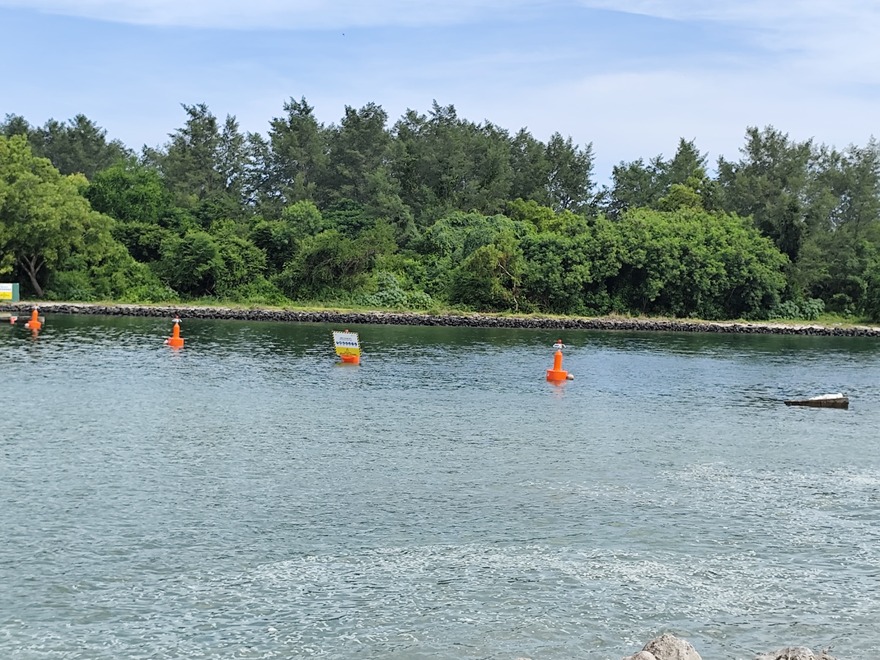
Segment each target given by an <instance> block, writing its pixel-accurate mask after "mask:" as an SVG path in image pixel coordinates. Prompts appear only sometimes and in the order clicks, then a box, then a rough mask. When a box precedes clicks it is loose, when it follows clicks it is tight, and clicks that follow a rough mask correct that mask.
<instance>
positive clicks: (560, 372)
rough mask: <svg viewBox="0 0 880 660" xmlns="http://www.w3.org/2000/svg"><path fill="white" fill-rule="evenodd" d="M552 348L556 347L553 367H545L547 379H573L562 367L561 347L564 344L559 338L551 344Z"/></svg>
mask: <svg viewBox="0 0 880 660" xmlns="http://www.w3.org/2000/svg"><path fill="white" fill-rule="evenodd" d="M553 348H555V349H556V354H555V355H554V356H553V368H552V369H547V380H549V381H551V382H554V383H556V382H560V381H563V380H574V376H572V375H571V374H570V373H568V372H567V371H565V370H564V369H563V368H562V349H563V348H565V344H563V343H562V340H561V339H557V340H556V343H555V344H553Z"/></svg>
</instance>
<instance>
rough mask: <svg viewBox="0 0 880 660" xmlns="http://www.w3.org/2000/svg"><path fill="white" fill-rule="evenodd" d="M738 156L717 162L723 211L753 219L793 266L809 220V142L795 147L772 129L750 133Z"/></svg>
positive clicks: (812, 157) (812, 156)
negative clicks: (730, 159) (740, 155)
mask: <svg viewBox="0 0 880 660" xmlns="http://www.w3.org/2000/svg"><path fill="white" fill-rule="evenodd" d="M741 152H742V158H741V159H740V160H739V161H738V162H730V161H727V160H725V159H724V158H721V159H719V161H718V181H719V184H720V186H721V190H722V197H723V206H724V209H725V210H727V211H729V212H732V213H737V214H738V215H740V216H743V217H745V216H751V217H752V218H754V221H755V225H756V226H757V227H758V229H760V230H761V232H763V233H764V234H765V235H766V236H769V237H770V238H771V239H772V240H773V242H774V243H775V244H776V246H777V247H778V248H779V249H780V250H781V251H782V252H783V253H785V254H786V255H788V257H789V259H791V261H792V262H797V260H798V255H799V253H800V249H801V245H802V244H803V241H804V237H805V234H806V232H807V228H808V224H809V218H810V217H811V215H813V214H812V213H811V206H812V205H813V202H814V197H813V195H812V194H811V193H812V191H811V188H810V181H811V177H810V172H811V169H812V168H813V167H814V166H815V160H816V154H815V150H814V148H813V145H812V142H811V141H809V140H808V141H806V142H795V141H793V140H791V139H790V138H789V137H788V135H787V134H784V133H782V132H780V131H778V130H776V129H775V128H773V127H772V126H768V127H766V128H765V129H764V130H763V131H759V130H758V129H757V128H755V127H750V128H749V129H748V130H747V131H746V144H745V146H744V147H743V148H742V149H741Z"/></svg>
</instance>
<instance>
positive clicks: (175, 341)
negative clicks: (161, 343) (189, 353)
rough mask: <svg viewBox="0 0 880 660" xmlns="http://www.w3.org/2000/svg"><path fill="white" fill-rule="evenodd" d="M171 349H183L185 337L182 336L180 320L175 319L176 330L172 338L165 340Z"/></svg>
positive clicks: (172, 332)
mask: <svg viewBox="0 0 880 660" xmlns="http://www.w3.org/2000/svg"><path fill="white" fill-rule="evenodd" d="M165 343H166V344H168V345H169V346H170V347H171V348H183V337H181V336H180V319H174V329H173V330H172V331H171V337H170V338H168V339H166V340H165Z"/></svg>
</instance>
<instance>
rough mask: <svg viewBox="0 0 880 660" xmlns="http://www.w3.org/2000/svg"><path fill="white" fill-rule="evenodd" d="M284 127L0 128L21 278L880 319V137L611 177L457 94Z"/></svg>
mask: <svg viewBox="0 0 880 660" xmlns="http://www.w3.org/2000/svg"><path fill="white" fill-rule="evenodd" d="M282 110H283V111H282V113H281V115H280V116H278V117H275V118H273V119H271V121H269V124H268V130H267V131H266V133H265V134H256V133H243V132H242V131H241V130H240V129H239V126H238V122H237V121H236V119H235V117H232V116H227V117H226V118H225V120H222V121H221V120H219V119H218V118H217V117H215V116H214V115H213V114H212V113H211V111H210V110H209V109H208V107H207V106H205V105H203V104H198V105H193V106H188V105H184V106H183V111H184V114H185V117H184V123H183V126H181V127H180V128H178V129H176V130H174V131H173V132H172V133H170V135H169V139H168V142H167V143H166V144H164V145H161V146H160V147H157V148H144V149H143V150H142V152H141V153H139V154H138V153H135V152H133V151H131V150H130V149H128V148H126V147H125V146H124V145H123V144H122V143H120V142H119V141H115V140H108V138H107V136H106V132H105V131H104V130H103V129H101V128H99V127H98V126H97V125H96V124H95V123H94V122H92V121H91V120H89V119H88V118H86V117H84V116H82V115H78V116H77V117H75V118H73V119H71V120H69V121H68V122H66V123H62V122H58V121H55V120H50V121H49V122H47V123H46V124H45V125H44V126H42V127H34V126H31V125H30V124H29V123H28V121H27V120H26V119H25V118H23V117H21V116H17V115H6V119H5V121H4V122H2V123H0V278H2V279H4V280H7V281H9V280H15V281H20V282H22V286H23V289H24V291H25V292H26V293H27V294H29V295H32V296H35V297H49V298H55V299H72V300H98V299H101V300H109V299H112V300H121V301H131V302H147V301H155V302H160V301H174V300H193V299H199V298H206V297H207V298H214V299H217V300H226V301H235V302H242V303H254V304H273V305H281V304H287V303H290V302H311V303H314V302H321V303H325V304H344V305H363V306H370V307H377V308H407V309H431V308H435V307H436V308H439V307H457V308H460V309H464V310H478V311H499V312H504V311H510V312H521V313H525V312H544V313H557V314H583V315H592V314H609V313H618V314H647V315H666V316H677V317H701V318H707V319H721V318H768V317H774V316H779V317H801V318H814V317H815V316H816V315H817V314H819V313H821V312H822V311H823V310H829V311H834V312H839V313H841V314H847V315H862V316H865V317H868V318H871V319H880V293H878V285H880V251H878V248H880V150H878V147H877V145H876V144H875V143H874V142H873V140H872V141H871V142H869V143H868V145H867V146H865V147H855V146H851V147H849V148H847V149H845V150H843V151H838V150H837V149H834V148H830V147H827V146H824V145H815V144H813V143H812V142H811V141H807V142H795V141H793V140H791V139H790V138H789V137H788V136H787V135H785V134H784V133H781V132H780V131H778V130H776V129H774V128H772V127H767V128H764V129H757V128H749V129H748V130H747V131H746V136H745V144H744V146H743V148H742V150H741V155H740V159H739V160H737V161H728V160H725V159H724V158H721V159H719V161H718V163H717V166H716V168H715V171H716V173H717V174H716V175H715V176H714V177H713V176H710V175H709V173H708V164H707V162H706V157H705V156H704V155H702V154H701V153H700V151H699V150H698V149H697V147H696V145H695V144H694V143H693V142H689V141H685V140H681V141H680V142H679V145H678V149H677V151H676V153H675V154H674V155H673V157H672V158H670V159H668V160H666V159H664V158H663V157H662V156H656V157H654V158H651V159H649V160H647V161H645V160H642V159H639V160H636V161H634V162H630V163H620V164H619V165H618V166H617V167H615V168H614V171H613V173H612V177H611V182H610V184H609V185H607V186H603V187H602V188H601V189H598V190H597V186H596V184H595V182H594V180H593V153H592V146H591V145H586V146H584V147H581V146H579V145H576V144H573V143H572V140H571V139H570V138H565V137H563V136H562V135H560V134H558V133H557V134H555V135H553V136H551V137H550V139H549V140H548V141H547V142H546V143H545V142H542V141H540V140H538V139H536V138H534V137H533V136H532V135H531V134H530V133H529V132H528V131H526V130H525V129H523V130H520V131H518V132H516V133H510V132H508V131H507V130H505V129H503V128H501V127H499V126H496V125H494V124H491V123H489V122H483V123H474V122H471V121H467V120H465V119H462V118H460V117H459V116H458V114H457V113H456V111H455V108H454V107H453V106H440V105H438V104H436V103H435V104H434V105H433V107H432V108H431V110H430V112H428V114H426V115H423V114H419V113H417V112H415V111H412V110H410V111H407V112H406V113H405V114H404V115H403V116H402V117H401V118H400V119H398V120H397V121H396V122H395V123H393V124H390V123H389V118H388V116H387V114H386V113H385V111H384V110H383V109H382V108H381V107H380V106H378V105H375V104H372V103H371V104H368V105H366V106H364V107H363V108H361V109H354V108H351V107H346V108H345V113H344V116H343V117H342V118H341V120H340V121H339V123H338V124H331V125H329V126H327V125H324V124H322V123H321V122H319V121H318V119H317V118H316V116H315V113H314V108H312V107H311V106H310V105H309V104H308V103H307V102H306V100H305V99H300V100H295V99H290V101H289V102H287V103H285V104H284V106H283V108H282Z"/></svg>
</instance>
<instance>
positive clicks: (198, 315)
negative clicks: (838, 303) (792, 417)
mask: <svg viewBox="0 0 880 660" xmlns="http://www.w3.org/2000/svg"><path fill="white" fill-rule="evenodd" d="M35 306H36V307H38V308H39V309H40V311H41V313H42V314H84V315H101V316H143V317H158V318H162V317H168V318H173V317H180V318H182V319H185V318H194V319H208V320H210V319H214V320H237V321H279V322H287V323H338V324H340V325H423V326H448V327H471V328H510V329H548V330H627V331H644V332H709V333H723V334H763V335H806V336H819V337H821V336H824V337H880V327H875V326H863V325H855V326H825V325H817V324H803V325H801V324H791V323H771V322H754V323H752V322H737V321H696V320H669V319H641V318H618V317H560V318H553V317H542V316H500V315H497V316H496V315H492V314H464V313H462V314H427V313H422V312H382V311H370V312H354V311H351V312H347V311H329V310H322V311H304V310H290V309H267V308H262V309H261V308H257V309H245V308H234V307H223V306H216V307H214V306H197V305H136V304H123V303H119V304H97V303H66V302H37V303H35V302H15V303H12V302H8V303H0V312H18V313H19V314H22V315H23V314H25V313H27V312H30V311H31V310H32V309H33V308H34V307H35Z"/></svg>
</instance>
